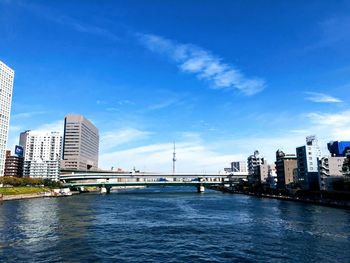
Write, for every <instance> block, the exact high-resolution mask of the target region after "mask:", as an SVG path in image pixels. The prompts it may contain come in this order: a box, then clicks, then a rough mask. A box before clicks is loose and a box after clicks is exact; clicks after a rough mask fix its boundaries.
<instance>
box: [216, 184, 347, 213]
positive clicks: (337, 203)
mask: <svg viewBox="0 0 350 263" xmlns="http://www.w3.org/2000/svg"><path fill="white" fill-rule="evenodd" d="M215 190H219V191H222V192H225V193H231V194H243V195H250V196H255V197H258V198H269V199H278V200H283V201H292V202H300V203H307V204H313V205H321V206H328V207H334V208H341V209H347V210H350V202H349V201H344V200H326V199H317V200H312V199H309V198H302V197H293V196H286V195H271V194H264V193H252V192H243V191H237V190H234V189H231V188H229V187H219V188H216V189H215Z"/></svg>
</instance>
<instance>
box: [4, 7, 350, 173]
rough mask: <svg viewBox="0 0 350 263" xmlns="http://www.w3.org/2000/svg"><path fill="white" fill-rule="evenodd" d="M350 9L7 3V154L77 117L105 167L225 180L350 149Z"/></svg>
mask: <svg viewBox="0 0 350 263" xmlns="http://www.w3.org/2000/svg"><path fill="white" fill-rule="evenodd" d="M349 28H350V2H349V1H337V2H336V3H335V2H334V1H223V0H222V1H202V0H201V1H199V0H196V1H141V0H140V1H103V2H102V1H93V0H89V1H18V0H17V1H16V0H0V36H1V41H0V60H2V61H3V62H4V63H6V64H7V65H9V66H10V67H12V68H13V69H14V70H15V72H16V73H15V74H16V75H15V86H14V96H13V105H12V115H11V123H10V134H9V142H8V147H9V148H13V145H14V144H15V143H16V142H17V141H18V136H19V133H20V132H21V131H24V130H27V129H31V130H62V125H63V118H64V115H65V114H67V113H80V114H83V115H84V116H86V117H87V118H88V119H90V120H91V121H92V122H93V123H94V124H95V125H96V126H97V127H98V128H99V130H100V137H101V141H100V166H101V167H102V168H107V169H108V168H110V167H111V166H114V167H121V168H124V169H126V170H129V169H131V168H132V167H133V166H136V168H138V169H141V170H148V171H164V172H168V171H171V169H172V161H171V160H172V143H173V141H176V144H177V148H178V149H177V155H178V161H177V170H178V171H179V172H181V171H191V172H209V171H218V170H221V169H223V167H226V166H229V163H230V162H231V161H234V160H241V159H243V160H244V159H246V157H247V156H248V155H249V154H252V153H253V151H254V150H256V149H258V150H259V151H260V153H261V154H262V155H263V156H265V157H266V158H267V159H268V161H269V162H273V161H274V158H275V157H274V155H275V151H276V150H277V149H279V148H280V149H282V150H284V151H286V152H288V153H293V152H295V147H297V146H300V145H303V144H304V141H305V137H306V136H307V135H311V134H316V135H317V136H318V138H319V141H320V144H321V145H322V146H323V153H324V154H325V155H326V154H327V151H326V149H325V147H324V146H325V143H326V142H328V141H330V140H350V107H349V100H350V99H349V96H348V94H349V90H350V62H349V61H350V52H349V51H350V30H349Z"/></svg>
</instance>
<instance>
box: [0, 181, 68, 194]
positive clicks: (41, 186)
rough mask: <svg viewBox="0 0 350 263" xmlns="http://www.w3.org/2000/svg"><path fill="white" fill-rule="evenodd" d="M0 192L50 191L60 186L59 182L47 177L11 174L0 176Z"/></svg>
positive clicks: (26, 192)
mask: <svg viewBox="0 0 350 263" xmlns="http://www.w3.org/2000/svg"><path fill="white" fill-rule="evenodd" d="M0 185H1V186H2V187H0V194H3V195H21V194H37V193H42V192H50V190H51V189H52V188H60V187H61V184H60V182H55V181H51V180H48V179H36V178H28V177H24V178H18V177H12V176H4V177H0Z"/></svg>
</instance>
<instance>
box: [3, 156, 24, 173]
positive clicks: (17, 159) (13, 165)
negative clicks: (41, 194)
mask: <svg viewBox="0 0 350 263" xmlns="http://www.w3.org/2000/svg"><path fill="white" fill-rule="evenodd" d="M23 164H24V158H23V156H17V155H11V151H10V150H7V151H6V159H5V171H4V176H14V177H22V176H23Z"/></svg>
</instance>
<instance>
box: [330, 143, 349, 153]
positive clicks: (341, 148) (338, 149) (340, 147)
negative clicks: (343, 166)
mask: <svg viewBox="0 0 350 263" xmlns="http://www.w3.org/2000/svg"><path fill="white" fill-rule="evenodd" d="M327 147H328V150H329V152H330V153H331V155H332V156H345V155H346V152H347V151H350V142H349V141H340V142H338V141H335V142H329V143H327Z"/></svg>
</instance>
